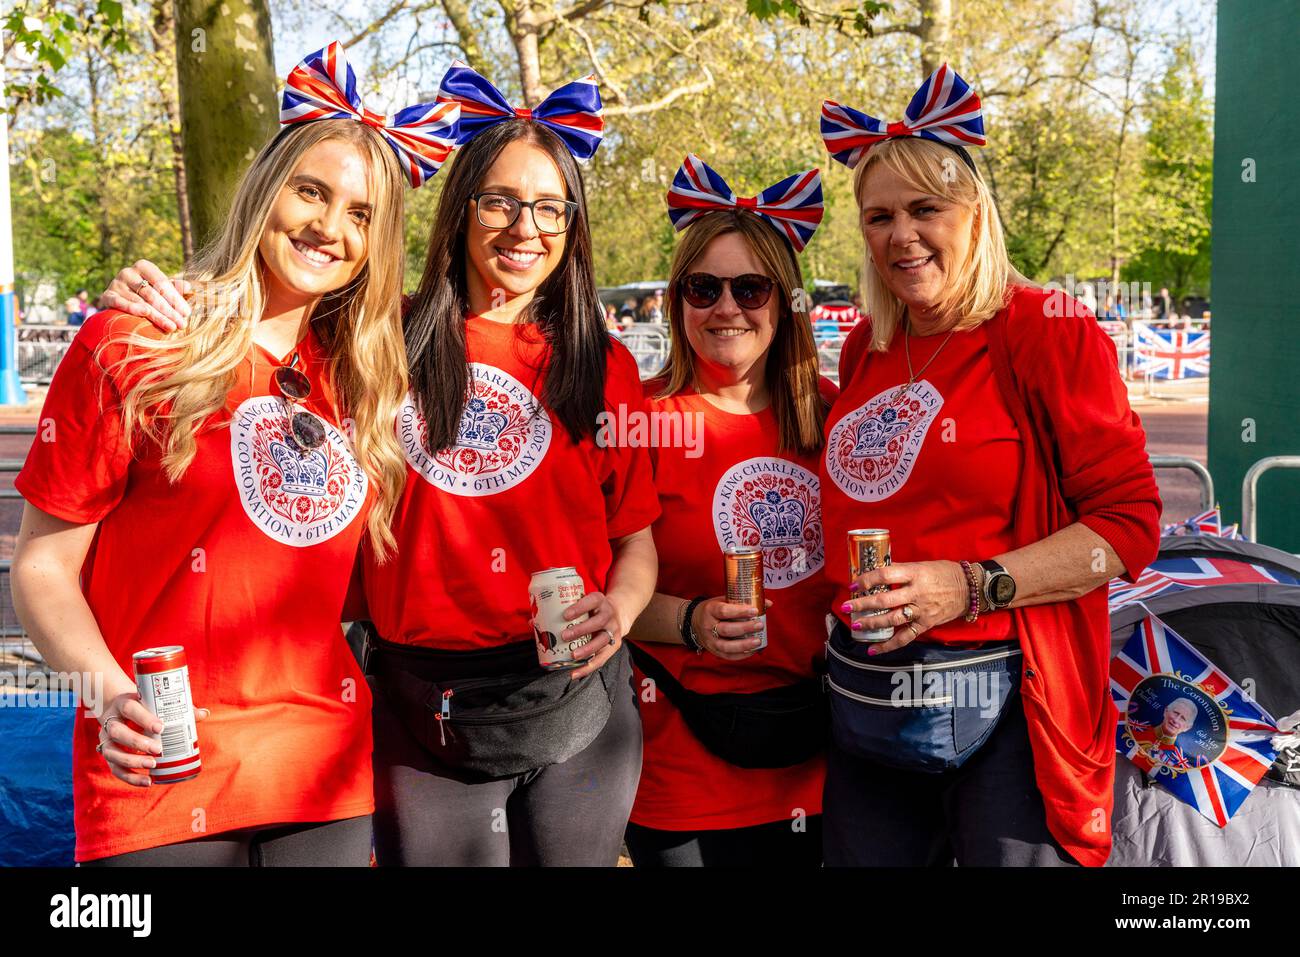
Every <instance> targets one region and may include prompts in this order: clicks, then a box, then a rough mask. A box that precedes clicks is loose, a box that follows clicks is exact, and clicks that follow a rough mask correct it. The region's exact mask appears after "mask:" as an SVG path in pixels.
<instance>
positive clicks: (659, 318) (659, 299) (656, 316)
mask: <svg viewBox="0 0 1300 957" xmlns="http://www.w3.org/2000/svg"><path fill="white" fill-rule="evenodd" d="M650 321H651V322H655V323H662V322H663V321H664V291H663V290H662V289H656V290H655V294H654V295H653V296H651V297H650Z"/></svg>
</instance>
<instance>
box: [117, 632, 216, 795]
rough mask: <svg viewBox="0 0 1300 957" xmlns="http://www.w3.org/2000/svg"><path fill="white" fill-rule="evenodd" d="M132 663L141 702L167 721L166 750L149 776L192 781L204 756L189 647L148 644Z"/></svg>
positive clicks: (159, 781) (159, 780) (160, 781)
mask: <svg viewBox="0 0 1300 957" xmlns="http://www.w3.org/2000/svg"><path fill="white" fill-rule="evenodd" d="M132 664H133V665H134V669H135V686H136V688H137V689H139V691H140V700H141V702H142V703H143V704H144V706H145V708H147V709H148V710H149V711H151V712H152V713H153V714H155V715H157V716H158V717H159V718H160V719H161V720H162V723H163V729H162V754H160V755H159V756H158V759H157V762H156V765H155V767H152V768H150V769H149V777H150V778H152V779H153V782H154V783H155V784H175V783H176V782H178V781H188V780H189V779H190V778H192V777H195V776H196V775H197V774H198V773H199V771H200V770H201V768H202V760H201V759H200V757H199V734H198V729H197V728H196V727H195V723H194V700H193V698H192V697H191V696H190V669H189V663H188V661H187V659H186V657H185V649H184V648H182V647H181V646H180V645H168V646H167V647H163V648H146V649H145V650H144V651H137V652H136V653H135V654H134V655H133V656H132Z"/></svg>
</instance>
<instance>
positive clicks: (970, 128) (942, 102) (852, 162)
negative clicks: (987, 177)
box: [821, 63, 984, 169]
mask: <svg viewBox="0 0 1300 957" xmlns="http://www.w3.org/2000/svg"><path fill="white" fill-rule="evenodd" d="M904 115H905V117H906V118H905V119H903V120H901V121H899V122H896V123H886V122H885V121H884V120H878V119H876V118H875V117H874V116H868V115H867V114H865V113H859V112H858V111H857V110H852V109H849V108H848V107H847V106H841V105H840V104H839V103H836V102H835V101H834V100H826V101H825V102H824V103H822V123H821V126H822V140H823V141H824V142H825V143H826V149H827V150H828V151H829V152H830V154H831V156H833V157H834V158H835V159H837V160H839V161H840V162H841V163H843V164H844V165H845V166H847V167H849V169H853V168H854V167H855V166H857V165H858V163H860V162H861V161H862V157H863V156H865V155H866V153H867V150H869V149H871V147H873V146H875V145H876V144H877V143H880V142H882V141H884V140H889V139H895V138H897V137H901V136H918V137H922V138H924V139H927V140H936V141H938V142H940V143H946V144H948V145H949V146H954V147H957V152H959V153H961V154H962V156H963V158H964V159H965V160H966V162H967V163H968V164H969V165H971V166H972V167H974V163H973V162H972V161H971V159H970V155H969V154H968V153H966V150H965V147H966V146H983V145H984V113H983V112H982V110H981V109H980V98H979V97H978V96H977V95H976V93H975V91H974V90H972V89H971V88H970V84H969V83H967V82H966V81H965V80H963V79H962V78H961V77H960V76H958V75H957V72H956V71H955V70H952V69H950V68H949V66H948V64H946V63H945V64H944V65H943V66H941V67H939V69H937V70H935V71H934V72H933V73H932V74H930V77H929V79H927V80H926V81H925V82H924V83H923V84H921V88H920V89H919V90H917V91H916V95H915V96H913V97H912V102H911V103H909V104H907V110H906V111H905V113H904Z"/></svg>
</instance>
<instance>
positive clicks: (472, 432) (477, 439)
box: [456, 396, 510, 451]
mask: <svg viewBox="0 0 1300 957" xmlns="http://www.w3.org/2000/svg"><path fill="white" fill-rule="evenodd" d="M509 422H510V420H509V419H507V418H506V417H505V416H504V415H503V414H501V413H500V412H489V411H488V408H487V403H486V402H484V401H483V400H482V399H481V398H478V397H477V396H476V397H474V398H472V399H470V400H469V401H468V402H467V403H466V404H465V412H464V414H463V415H462V416H461V419H460V427H459V428H458V429H457V430H456V444H457V445H461V446H465V447H467V448H471V449H484V450H486V451H492V450H493V449H495V448H496V447H497V442H498V441H499V440H500V438H501V433H502V432H503V431H504V430H505V428H506V426H507V425H508V424H509Z"/></svg>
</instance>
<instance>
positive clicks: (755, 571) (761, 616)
mask: <svg viewBox="0 0 1300 957" xmlns="http://www.w3.org/2000/svg"><path fill="white" fill-rule="evenodd" d="M722 561H723V565H724V567H725V570H726V575H727V601H728V602H730V603H731V604H733V605H753V606H754V607H755V608H757V609H758V616H757V617H755V618H750V619H748V620H749V621H758V622H761V623H762V625H763V630H762V631H759V632H755V633H754V634H752V635H746V636H745V637H746V638H759V639H762V641H761V643H760V644H759V646H758V648H756V649H755V650H756V651H762V650H763V649H764V648H766V647H767V615H766V614H765V613H764V611H763V609H764V601H763V550H762V549H761V548H728V549H726V550H725V551H724V552H723V553H722Z"/></svg>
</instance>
